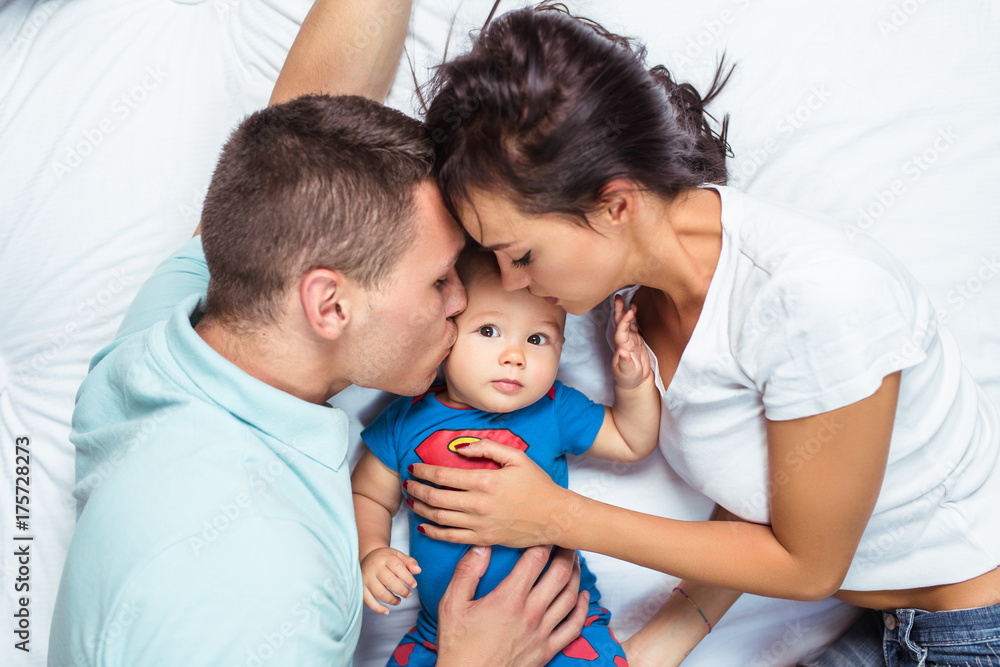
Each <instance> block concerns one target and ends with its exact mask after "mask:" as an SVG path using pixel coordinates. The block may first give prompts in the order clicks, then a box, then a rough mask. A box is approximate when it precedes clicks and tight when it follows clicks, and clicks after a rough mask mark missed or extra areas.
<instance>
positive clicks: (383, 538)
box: [351, 447, 420, 614]
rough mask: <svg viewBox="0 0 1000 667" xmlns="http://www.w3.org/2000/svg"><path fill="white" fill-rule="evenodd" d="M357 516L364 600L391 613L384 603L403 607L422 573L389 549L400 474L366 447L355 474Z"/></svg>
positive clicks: (399, 497) (399, 496)
mask: <svg viewBox="0 0 1000 667" xmlns="http://www.w3.org/2000/svg"><path fill="white" fill-rule="evenodd" d="M351 491H352V493H353V495H354V516H355V519H356V520H357V523H358V555H359V556H360V558H361V579H362V581H363V582H364V585H365V592H364V601H365V604H366V605H368V607H369V608H370V609H372V610H373V611H377V612H378V613H380V614H388V613H389V609H388V608H387V607H385V606H383V605H382V604H380V601H381V602H384V603H386V604H391V605H393V606H395V605H397V604H399V596H402V597H404V598H408V597H410V589H411V588H415V587H416V585H417V581H416V579H414V578H413V575H414V574H418V573H419V572H420V566H419V565H418V564H417V561H416V560H415V559H413V558H411V557H410V556H407V555H406V554H404V553H403V552H401V551H397V550H396V549H392V548H390V547H389V540H390V534H391V532H392V517H393V515H395V514H396V510H397V509H399V502H400V500H402V498H403V492H402V490H401V489H400V488H399V475H398V474H397V473H396V472H394V471H393V470H390V469H389V468H387V467H386V466H385V464H384V463H382V462H381V461H379V460H378V457H377V456H375V455H374V454H372V453H371V451H370V450H369V449H368V448H367V447H366V448H365V450H364V453H363V454H362V455H361V460H360V461H358V465H357V466H356V467H355V468H354V473H353V474H352V475H351Z"/></svg>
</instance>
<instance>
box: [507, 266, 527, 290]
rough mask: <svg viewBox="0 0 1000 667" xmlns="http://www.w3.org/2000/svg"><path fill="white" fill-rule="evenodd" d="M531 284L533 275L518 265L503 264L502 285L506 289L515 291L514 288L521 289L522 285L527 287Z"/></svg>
mask: <svg viewBox="0 0 1000 667" xmlns="http://www.w3.org/2000/svg"><path fill="white" fill-rule="evenodd" d="M530 284H531V277H530V276H529V275H528V272H527V271H526V270H524V269H523V268H521V269H519V268H517V267H516V266H507V267H504V266H503V265H501V268H500V285H501V286H502V287H503V288H504V290H505V291H507V292H513V291H514V290H519V289H521V288H522V287H527V286H528V285H530Z"/></svg>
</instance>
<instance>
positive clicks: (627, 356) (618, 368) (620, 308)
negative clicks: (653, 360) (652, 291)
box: [611, 296, 653, 389]
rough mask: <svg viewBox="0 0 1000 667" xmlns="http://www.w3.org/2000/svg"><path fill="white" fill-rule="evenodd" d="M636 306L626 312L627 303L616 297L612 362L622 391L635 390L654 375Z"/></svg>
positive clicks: (617, 382)
mask: <svg viewBox="0 0 1000 667" xmlns="http://www.w3.org/2000/svg"><path fill="white" fill-rule="evenodd" d="M636 311H637V308H636V305H635V304H634V303H633V304H632V306H631V307H630V308H629V309H628V310H625V301H624V299H622V297H621V296H616V297H615V358H614V360H613V361H612V362H611V368H612V370H613V371H614V376H615V384H616V385H617V386H618V387H620V388H621V389H634V388H635V387H638V386H639V385H640V384H642V383H643V382H644V381H645V380H646V378H648V377H650V376H651V375H652V374H653V371H652V369H651V368H650V364H649V352H648V351H647V350H646V345H645V343H643V340H642V336H640V335H639V327H638V325H637V324H636V322H635V313H636Z"/></svg>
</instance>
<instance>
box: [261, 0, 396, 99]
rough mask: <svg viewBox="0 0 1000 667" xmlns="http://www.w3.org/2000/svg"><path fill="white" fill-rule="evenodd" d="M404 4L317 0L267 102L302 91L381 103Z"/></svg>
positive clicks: (393, 65)
mask: <svg viewBox="0 0 1000 667" xmlns="http://www.w3.org/2000/svg"><path fill="white" fill-rule="evenodd" d="M410 5H411V2H410V0H318V1H317V2H316V4H315V5H313V7H312V9H310V10H309V14H308V15H307V16H306V18H305V21H303V22H302V27H301V28H300V29H299V34H298V35H297V36H296V38H295V41H294V42H293V43H292V48H291V50H289V52H288V57H287V58H285V64H284V66H282V68H281V73H280V74H279V75H278V80H277V81H276V82H275V84H274V92H272V93H271V101H270V103H271V104H280V103H281V102H287V101H288V100H291V99H294V98H296V97H298V96H300V95H306V94H308V93H328V94H331V95H363V96H365V97H368V98H370V99H373V100H375V101H376V102H382V101H384V100H385V96H386V95H387V94H388V93H389V86H390V85H391V84H392V79H393V76H395V74H396V67H397V65H398V64H399V57H400V55H401V54H402V52H403V40H405V39H406V30H407V27H408V26H409V22H410Z"/></svg>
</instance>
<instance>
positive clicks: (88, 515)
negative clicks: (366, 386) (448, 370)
mask: <svg viewBox="0 0 1000 667" xmlns="http://www.w3.org/2000/svg"><path fill="white" fill-rule="evenodd" d="M207 284H208V269H207V266H206V265H205V260H204V254H203V253H202V250H201V241H200V238H196V239H193V240H192V241H191V242H190V243H188V245H186V246H185V247H184V248H183V249H182V250H180V251H179V252H177V253H175V254H174V255H173V256H171V257H170V258H169V259H167V260H166V261H165V262H164V263H163V264H161V265H160V267H158V268H157V270H156V272H155V273H154V274H153V276H152V277H151V278H150V280H149V281H148V282H147V283H146V284H145V285H144V286H143V288H142V289H141V290H140V292H139V294H138V296H137V297H136V300H135V303H134V304H133V305H132V307H131V309H130V310H129V313H128V315H126V317H125V320H124V322H123V324H122V328H121V329H120V330H119V333H118V336H117V337H116V339H115V341H114V342H113V343H112V344H111V345H109V346H108V347H107V348H106V349H104V350H102V351H101V352H100V353H99V354H98V355H97V356H96V357H95V359H94V363H93V364H92V366H91V371H90V374H89V375H88V376H87V378H86V380H85V381H84V382H83V385H82V386H81V387H80V391H79V393H78V394H77V405H76V410H75V412H74V413H73V431H72V434H71V435H70V439H71V440H72V441H73V443H74V445H75V446H76V448H77V462H76V465H77V485H76V488H75V489H74V495H75V496H76V497H77V500H78V501H79V506H80V508H81V511H80V516H79V521H78V523H77V528H76V533H75V534H74V536H73V541H72V544H71V545H70V549H69V555H68V557H67V560H66V566H65V569H64V571H63V575H62V580H61V583H60V586H59V594H58V598H57V600H56V608H55V615H54V618H53V621H52V634H51V640H50V645H49V663H48V664H49V665H50V667H52V666H55V667H61V666H62V665H100V666H102V667H103V666H108V667H110V666H112V665H114V666H122V667H125V666H132V665H144V666H145V665H164V666H166V665H169V666H171V667H176V666H180V665H183V666H184V667H194V666H201V665H204V666H205V667H209V666H211V667H236V666H246V667H250V666H257V667H265V666H271V665H296V666H311V665H324V666H329V665H347V664H350V662H351V656H352V655H353V653H354V648H355V645H356V644H357V640H358V633H359V631H360V629H361V594H362V584H361V574H360V568H359V566H358V543H357V542H358V541H357V529H356V527H355V522H354V509H353V505H352V501H351V486H350V470H349V466H348V465H347V462H346V454H347V443H348V439H347V424H348V420H347V416H346V415H345V414H344V413H343V412H342V411H341V410H338V409H335V408H331V407H329V406H325V405H315V404H313V403H308V402H306V401H302V400H299V399H298V398H295V397H294V396H291V395H290V394H287V393H285V392H282V391H280V390H278V389H275V388H274V387H271V386H270V385H267V384H265V383H263V382H261V381H259V380H257V379H255V378H253V377H251V376H249V375H247V374H246V373H244V372H243V371H241V370H240V369H239V368H237V367H236V366H234V365H233V364H231V363H230V362H229V361H227V360H226V359H224V358H223V357H221V356H220V355H218V354H217V353H216V352H215V351H214V350H212V349H211V348H210V347H209V346H208V345H207V344H206V343H205V342H204V341H203V340H202V339H201V337H200V336H198V334H197V333H196V332H195V331H194V329H193V327H192V324H191V316H192V314H193V313H194V312H195V311H196V309H197V308H198V306H199V302H200V299H201V295H203V294H204V291H205V288H206V286H207Z"/></svg>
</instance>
